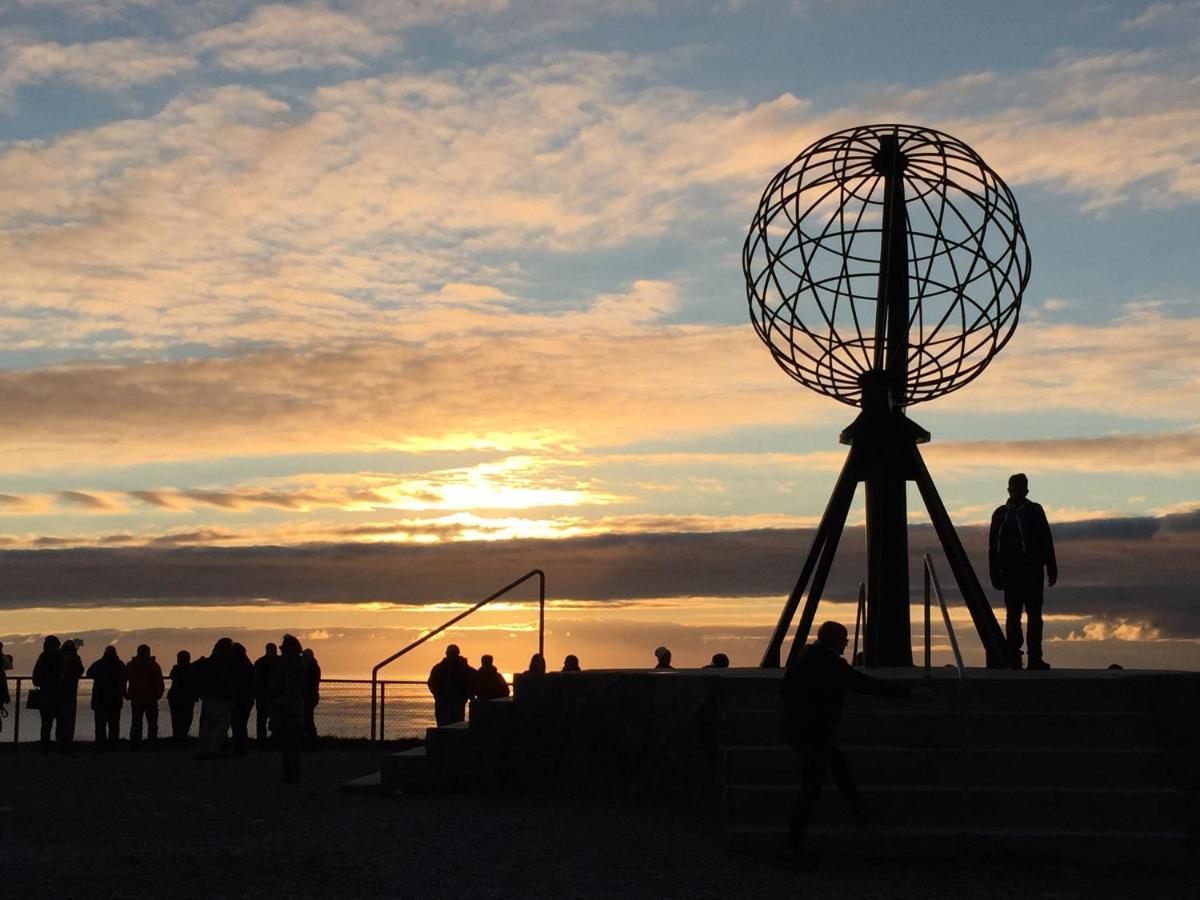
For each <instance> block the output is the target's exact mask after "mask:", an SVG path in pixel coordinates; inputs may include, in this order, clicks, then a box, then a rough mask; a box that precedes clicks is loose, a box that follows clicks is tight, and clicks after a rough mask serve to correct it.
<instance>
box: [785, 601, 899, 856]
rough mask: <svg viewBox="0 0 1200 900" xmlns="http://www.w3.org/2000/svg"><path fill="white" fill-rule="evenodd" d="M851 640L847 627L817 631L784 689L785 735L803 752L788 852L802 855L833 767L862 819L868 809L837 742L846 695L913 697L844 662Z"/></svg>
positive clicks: (791, 669) (834, 624)
mask: <svg viewBox="0 0 1200 900" xmlns="http://www.w3.org/2000/svg"><path fill="white" fill-rule="evenodd" d="M848 640H849V636H848V634H847V632H846V626H844V625H842V624H840V623H838V622H826V623H825V624H824V625H822V626H821V627H820V628H819V629H817V639H816V641H814V642H813V643H811V644H809V645H808V646H807V647H805V648H804V649H803V650H801V651H800V654H799V656H798V657H797V658H796V660H795V661H794V662H793V663H791V664H789V665H788V669H787V672H786V673H785V674H784V676H783V681H782V682H781V683H780V686H779V690H780V693H781V694H782V695H783V723H782V724H783V737H784V739H785V740H786V741H787V742H788V744H789V745H790V746H791V748H792V749H793V750H795V751H796V752H797V753H799V754H800V799H799V800H798V801H797V802H796V808H795V809H794V810H793V811H792V820H791V823H790V825H789V827H788V851H789V852H790V853H791V854H792V855H794V856H798V855H799V854H800V853H802V852H803V849H804V835H805V832H807V831H808V823H809V822H810V821H811V820H812V816H813V811H814V810H815V809H816V806H817V800H818V799H820V796H821V785H822V782H824V780H825V770H826V769H827V768H828V769H829V770H830V772H831V773H832V775H833V783H834V784H836V785H837V787H838V790H840V791H841V792H842V796H843V797H845V798H846V802H847V803H849V804H850V807H851V808H852V809H853V810H854V815H855V817H856V818H858V819H860V820H861V819H863V818H864V817H865V815H866V811H865V809H864V807H863V803H862V799H861V798H860V797H859V795H858V789H857V788H856V787H855V786H854V778H853V776H852V775H851V774H850V767H849V766H848V765H847V763H846V757H845V756H844V755H843V753H842V751H841V750H840V749H838V747H837V746H836V745H835V744H834V742H833V733H834V731H835V730H836V728H837V724H838V722H839V721H841V718H842V704H843V702H844V700H845V696H846V692H847V691H853V692H854V693H858V694H874V695H876V696H879V697H907V696H908V695H909V690H908V688H906V687H904V686H903V685H896V684H889V683H888V682H886V681H881V680H879V679H878V678H872V677H870V676H869V675H864V674H863V673H862V672H859V671H857V670H856V669H854V668H852V667H851V666H850V664H849V663H848V662H846V660H844V659H843V658H842V653H844V652H845V650H846V644H847V642H848Z"/></svg>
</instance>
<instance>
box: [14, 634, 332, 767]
mask: <svg viewBox="0 0 1200 900" xmlns="http://www.w3.org/2000/svg"><path fill="white" fill-rule="evenodd" d="M81 645H82V642H81V641H77V640H74V639H68V640H65V641H61V640H59V638H58V637H56V636H55V635H48V636H47V637H46V638H45V639H44V640H43V641H42V652H41V654H40V655H39V656H38V658H37V662H36V663H34V666H33V675H32V679H31V680H32V682H33V689H32V690H31V691H30V692H29V695H28V700H27V706H28V708H29V709H35V710H37V712H38V714H39V716H40V718H41V733H40V748H41V751H42V752H43V753H49V752H50V751H51V750H52V749H57V750H58V751H59V752H62V753H74V752H75V722H76V718H77V715H78V695H79V682H80V681H81V680H82V679H84V678H88V679H90V680H91V682H92V693H91V709H92V716H93V719H94V721H95V735H96V737H95V749H96V750H97V751H99V752H111V751H114V750H116V749H117V748H118V746H119V741H120V737H121V735H120V723H121V711H122V710H123V709H124V706H125V703H126V702H128V703H129V711H130V718H129V732H128V741H129V747H130V748H131V749H134V750H138V749H141V748H143V747H145V748H147V749H150V750H156V749H158V746H159V744H158V742H159V729H158V719H159V706H160V701H161V700H162V698H163V695H164V694H165V695H166V698H167V709H168V711H169V713H170V716H171V737H170V741H171V743H172V744H173V745H175V746H180V747H181V746H184V745H186V744H187V743H189V741H190V733H191V729H192V724H193V721H194V720H195V717H196V707H197V705H199V712H200V722H199V737H198V752H197V754H196V758H197V759H204V760H208V759H220V758H222V757H226V756H244V755H245V754H246V753H247V751H248V748H249V746H250V714H251V713H252V712H254V713H255V720H254V740H255V741H256V742H257V743H258V745H259V746H260V747H264V748H268V747H270V748H274V749H278V750H279V751H280V754H281V756H282V759H283V770H284V780H285V781H289V782H292V781H296V780H298V779H299V776H300V751H301V749H302V748H304V747H309V748H315V746H316V740H317V728H316V720H315V712H316V708H317V705H318V704H319V703H320V702H321V666H320V664H319V663H318V662H317V659H316V656H315V655H314V654H313V651H312V650H311V649H308V650H305V649H303V648H302V647H301V645H300V641H299V640H298V639H297V638H295V637H294V636H293V635H290V634H287V635H284V636H283V640H282V641H281V642H280V644H279V646H278V647H277V646H276V645H275V644H273V643H269V644H267V645H266V647H265V648H264V652H263V655H262V656H260V657H259V658H258V659H256V660H254V661H253V662H252V661H251V660H250V657H249V654H248V653H247V652H246V648H245V646H243V645H242V644H239V643H237V642H235V641H233V640H232V639H230V638H227V637H224V638H221V639H220V640H218V641H217V642H216V643H215V644H214V645H213V648H212V651H211V652H210V653H209V654H208V655H207V656H201V657H200V658H199V659H196V660H193V659H192V658H191V654H190V653H189V652H188V651H187V650H180V651H179V653H177V654H176V658H175V665H174V666H172V667H171V671H170V673H169V675H167V676H166V677H164V675H163V670H162V667H161V666H160V665H159V663H158V660H157V659H156V658H155V657H154V656H153V655H152V654H151V651H150V647H149V645H147V644H140V645H139V646H138V648H137V652H136V653H135V654H134V655H133V657H132V658H130V659H128V660H122V659H121V657H120V655H119V654H118V653H117V648H116V647H114V646H111V645H110V646H108V647H105V648H104V652H103V653H102V654H101V655H100V657H99V658H98V659H97V660H95V661H94V662H93V663H92V664H91V665H89V666H88V667H87V669H86V670H85V669H84V666H83V661H82V660H81V659H80V658H79V647H80V646H81ZM2 650H3V647H2V646H0V651H2ZM0 656H2V652H0ZM2 668H3V667H2V666H0V669H2ZM0 677H3V674H2V672H0ZM168 679H169V680H170V682H171V684H170V688H169V689H168V688H167V685H166V682H167V680H168ZM9 702H10V696H9V692H8V684H7V678H4V681H3V684H2V685H0V710H2V711H3V714H4V715H6V714H7V710H6V709H4V707H6V706H7V704H8V703H9Z"/></svg>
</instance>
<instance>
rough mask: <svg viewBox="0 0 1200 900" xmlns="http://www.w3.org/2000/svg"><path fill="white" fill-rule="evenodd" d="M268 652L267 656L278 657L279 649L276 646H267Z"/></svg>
mask: <svg viewBox="0 0 1200 900" xmlns="http://www.w3.org/2000/svg"><path fill="white" fill-rule="evenodd" d="M266 650H267V656H277V655H278V654H279V648H278V647H276V646H275V645H274V644H267V647H266Z"/></svg>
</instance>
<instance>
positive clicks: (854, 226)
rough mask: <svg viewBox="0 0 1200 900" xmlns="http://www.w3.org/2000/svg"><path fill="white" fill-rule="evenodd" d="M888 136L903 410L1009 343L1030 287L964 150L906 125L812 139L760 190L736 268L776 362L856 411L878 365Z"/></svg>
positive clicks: (1001, 204) (964, 377)
mask: <svg viewBox="0 0 1200 900" xmlns="http://www.w3.org/2000/svg"><path fill="white" fill-rule="evenodd" d="M888 136H894V138H895V140H896V142H897V143H898V146H899V150H900V153H901V154H902V157H901V159H902V160H903V171H902V176H901V177H902V178H903V182H904V211H905V220H906V223H907V229H908V239H907V247H908V261H907V266H908V292H909V303H910V305H909V328H908V334H907V336H906V337H905V338H904V339H905V340H906V341H907V353H906V355H907V360H908V374H907V380H906V382H905V393H906V397H905V398H904V405H908V404H913V403H920V402H923V401H925V400H931V399H933V398H934V397H939V396H941V395H943V394H947V393H949V392H950V391H953V390H957V389H958V388H960V387H962V386H963V385H964V384H966V383H967V382H969V381H971V380H972V379H973V378H975V377H976V376H978V375H979V374H980V373H981V372H982V371H983V369H984V368H985V367H986V366H987V364H988V363H989V362H990V361H991V359H992V357H993V356H995V355H996V353H997V352H998V351H999V350H1000V348H1001V347H1003V346H1004V344H1005V343H1007V341H1008V339H1009V338H1010V337H1011V336H1012V333H1013V330H1014V329H1015V328H1016V325H1017V317H1018V313H1019V311H1020V306H1021V294H1022V292H1023V291H1024V289H1025V285H1026V283H1027V282H1028V280H1029V266H1030V258H1029V248H1028V246H1027V245H1026V242H1025V234H1024V231H1023V230H1022V228H1021V222H1020V218H1019V216H1018V212H1017V204H1016V201H1015V200H1014V199H1013V195H1012V192H1011V191H1010V190H1009V189H1008V186H1007V185H1005V184H1004V182H1003V181H1001V180H1000V177H999V176H998V175H996V173H995V172H993V171H992V170H991V168H989V167H988V165H987V164H986V163H985V162H984V161H983V160H982V159H981V158H980V157H979V155H978V154H976V153H975V151H973V150H972V149H971V148H970V147H968V146H967V145H966V144H964V143H963V142H962V141H959V140H957V139H956V138H953V137H951V136H950V135H948V134H943V133H941V132H939V131H935V130H933V129H931V128H920V127H914V126H910V125H864V126H860V127H857V128H849V129H846V130H844V131H839V132H837V133H836V134H831V135H829V136H828V137H825V138H822V139H821V140H819V141H817V142H816V143H815V144H813V145H812V146H810V147H809V148H808V149H806V150H805V151H804V152H803V153H801V154H800V155H799V156H797V157H796V158H795V160H793V161H792V163H791V164H790V165H789V166H787V168H785V169H783V171H781V172H780V173H779V174H778V175H776V176H775V178H774V179H772V181H771V183H770V184H769V185H768V186H767V189H766V190H765V191H764V192H763V195H762V200H761V202H760V203H759V206H758V212H757V214H756V215H755V217H754V221H753V223H752V224H751V227H750V233H749V235H748V236H747V238H746V245H745V248H744V250H743V255H742V266H743V270H744V272H745V275H746V294H747V299H748V300H749V303H750V317H751V319H752V320H753V322H754V328H755V330H756V331H757V332H758V335H759V337H761V338H762V340H763V341H764V342H765V343H766V345H767V346H768V347H769V348H770V350H771V353H772V355H773V356H774V357H775V360H776V362H778V363H779V365H780V366H782V367H783V369H784V371H786V372H787V373H788V374H789V375H791V376H792V377H793V378H795V379H796V380H797V381H799V382H801V383H802V384H804V385H806V386H807V387H809V388H811V389H812V390H814V391H818V392H819V393H822V394H827V395H829V396H830V397H833V398H835V399H837V400H840V401H842V402H843V403H847V404H850V405H852V406H859V405H861V402H862V388H861V385H860V381H859V378H860V376H861V375H863V374H864V373H866V372H869V371H871V370H872V369H873V368H878V364H877V359H878V356H877V353H876V349H877V348H876V346H875V344H876V341H877V336H876V332H875V330H874V328H873V323H874V322H875V320H876V308H877V305H878V303H879V291H880V257H881V249H880V246H881V237H882V231H883V227H882V221H883V203H884V188H885V184H884V181H885V180H884V176H883V175H882V174H880V172H879V170H878V166H877V165H876V164H875V157H876V155H877V154H878V153H880V152H881V150H880V142H881V138H882V139H887V138H888ZM888 339H889V340H890V339H892V338H888ZM897 399H899V398H897Z"/></svg>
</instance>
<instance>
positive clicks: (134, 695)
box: [125, 644, 166, 750]
mask: <svg viewBox="0 0 1200 900" xmlns="http://www.w3.org/2000/svg"><path fill="white" fill-rule="evenodd" d="M165 688H166V684H165V683H164V682H163V673H162V668H161V667H160V666H159V665H158V662H157V661H156V660H155V659H154V657H153V656H151V655H150V646H149V645H148V644H139V645H138V648H137V655H136V656H135V657H134V658H133V659H131V660H130V661H129V662H128V664H126V666H125V699H126V700H128V701H129V706H130V709H131V712H132V713H133V721H132V722H131V723H130V725H129V743H130V746H132V747H134V748H137V747H138V746H140V744H141V742H142V720H143V719H145V722H146V737H147V739H148V741H149V744H150V748H151V749H152V750H157V749H158V701H159V699H160V698H161V697H162V695H163V691H164V689H165Z"/></svg>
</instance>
